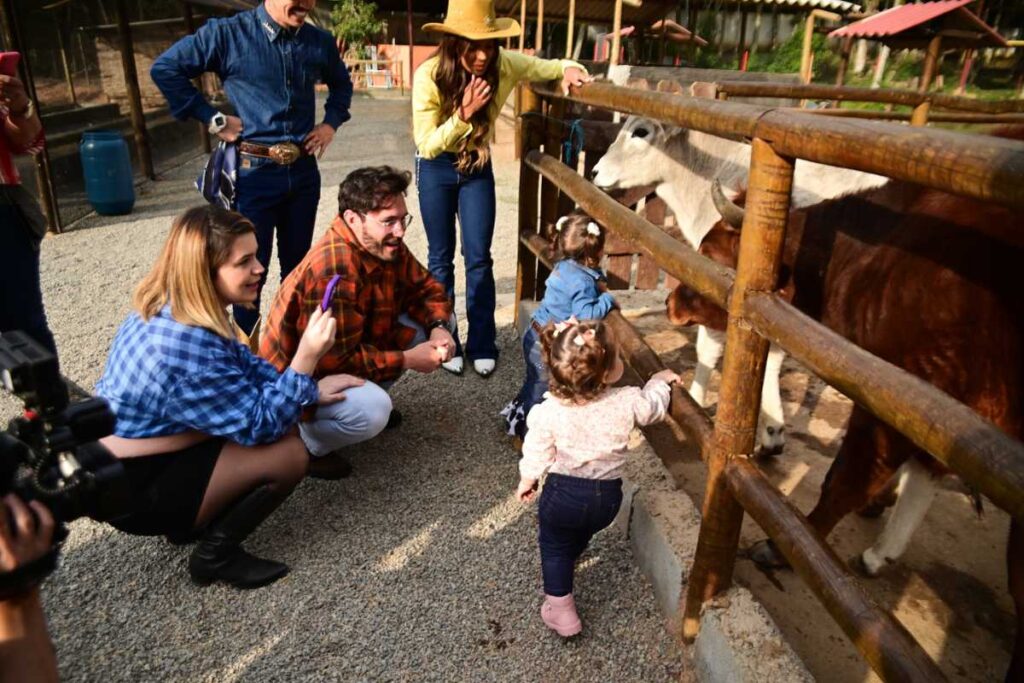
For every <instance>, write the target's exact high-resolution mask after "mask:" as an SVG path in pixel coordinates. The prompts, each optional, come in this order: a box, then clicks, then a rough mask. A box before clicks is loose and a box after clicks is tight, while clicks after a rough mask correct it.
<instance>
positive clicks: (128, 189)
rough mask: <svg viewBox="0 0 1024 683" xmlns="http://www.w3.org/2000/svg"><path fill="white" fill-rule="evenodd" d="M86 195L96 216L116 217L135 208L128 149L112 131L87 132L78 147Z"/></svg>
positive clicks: (122, 140)
mask: <svg viewBox="0 0 1024 683" xmlns="http://www.w3.org/2000/svg"><path fill="white" fill-rule="evenodd" d="M79 152H80V154H81V156H82V174H83V176H84V178H85V194H86V196H88V197H89V203H90V204H92V208H93V209H95V210H96V213H98V214H102V215H104V216H119V215H121V214H126V213H131V210H132V207H133V206H135V186H134V184H133V182H132V160H131V156H130V155H129V153H128V145H127V143H125V141H124V138H123V137H122V136H121V134H120V133H118V132H117V131H114V130H90V131H87V132H85V133H83V134H82V144H81V145H80V146H79Z"/></svg>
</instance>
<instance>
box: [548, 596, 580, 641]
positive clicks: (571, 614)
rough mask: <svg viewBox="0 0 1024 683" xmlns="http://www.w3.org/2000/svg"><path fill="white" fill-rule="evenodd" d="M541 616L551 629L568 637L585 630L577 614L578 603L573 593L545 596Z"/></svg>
mask: <svg viewBox="0 0 1024 683" xmlns="http://www.w3.org/2000/svg"><path fill="white" fill-rule="evenodd" d="M540 618H541V619H543V620H544V623H545V624H546V625H547V627H548V628H549V629H551V630H552V631H554V632H555V633H557V634H558V635H560V636H562V637H563V638H568V637H569V636H574V635H576V634H577V633H579V632H580V631H582V630H583V624H582V623H581V622H580V617H579V615H578V614H576V603H575V602H574V601H573V599H572V593H570V594H569V595H563V596H562V597H560V598H556V597H555V596H553V595H545V596H544V604H543V605H541V608H540Z"/></svg>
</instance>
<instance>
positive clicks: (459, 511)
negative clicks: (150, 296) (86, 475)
mask: <svg viewBox="0 0 1024 683" xmlns="http://www.w3.org/2000/svg"><path fill="white" fill-rule="evenodd" d="M409 130H410V122H409V116H408V101H407V100H375V99H367V98H357V100H356V103H355V106H354V108H353V120H352V121H351V122H350V123H348V124H346V125H345V126H344V127H343V128H342V132H341V133H340V134H339V136H338V138H337V139H336V140H335V143H334V145H333V146H332V148H331V150H330V151H329V153H328V155H327V157H326V158H325V159H324V161H323V162H322V164H321V169H322V172H323V179H324V193H323V198H322V200H321V202H320V208H319V213H318V219H317V229H318V234H319V233H320V232H322V231H323V230H324V229H325V228H326V227H327V225H328V223H329V221H330V219H331V218H332V217H333V215H334V213H335V212H336V200H335V196H334V195H335V193H334V188H336V187H337V184H338V182H339V181H340V180H341V179H342V178H343V177H344V175H345V174H346V173H347V172H348V171H349V170H351V169H353V168H355V167H357V166H361V165H366V164H379V163H389V164H393V165H397V166H400V167H404V168H409V169H411V168H412V163H413V149H412V146H411V142H410V140H409V133H408V131H409ZM192 132H193V131H192V128H191V126H188V127H187V130H186V127H185V126H183V127H182V134H183V135H184V134H192ZM199 164H200V162H199V161H198V160H197V161H194V162H192V163H190V164H188V165H186V166H184V167H182V168H179V169H176V170H174V171H172V172H170V173H167V174H165V176H164V177H163V178H162V180H161V181H160V182H158V183H155V184H150V185H148V186H146V187H144V188H143V189H142V192H141V195H140V198H139V202H138V205H137V208H136V211H135V213H134V214H133V215H132V216H130V217H128V218H127V219H125V218H102V217H96V216H93V217H89V218H87V219H85V220H83V221H82V222H80V223H79V224H77V225H76V226H75V228H74V229H73V230H71V231H70V232H68V233H67V234H65V235H62V236H60V237H56V238H52V239H48V240H47V241H46V242H45V244H44V249H43V287H44V296H45V299H46V306H47V311H48V314H49V317H50V322H51V326H52V328H53V330H54V332H55V334H56V336H57V343H58V346H59V348H60V350H61V361H62V363H63V368H64V371H65V372H66V374H67V375H69V376H70V377H71V378H73V379H74V380H76V381H78V382H79V383H80V384H82V385H84V386H87V387H91V386H93V384H94V383H95V381H96V380H97V379H98V377H99V375H100V372H101V370H102V366H103V363H104V360H105V358H106V354H107V350H108V348H109V345H110V341H111V339H112V338H113V335H114V332H115V331H116V328H117V326H118V324H119V323H120V322H121V320H122V319H123V318H124V316H125V315H126V313H127V312H128V310H129V299H130V292H131V290H132V287H133V286H134V284H135V283H136V282H137V281H138V280H139V279H140V278H141V276H142V275H143V274H144V272H145V271H146V270H147V269H148V268H149V267H150V265H151V264H152V262H153V260H154V258H155V256H156V254H157V252H158V250H159V247H160V246H161V244H162V241H163V238H164V236H165V234H166V232H167V229H168V228H169V225H170V221H171V218H172V217H173V216H174V215H176V214H177V213H179V212H180V211H181V210H182V209H184V208H185V207H187V206H190V205H193V204H195V203H197V202H196V199H197V195H196V194H195V192H194V191H193V190H192V189H191V188H190V183H191V181H192V179H193V178H194V177H195V174H196V172H197V169H198V168H199ZM496 175H497V177H498V198H499V202H500V208H499V212H498V213H499V225H498V229H497V238H496V243H495V249H494V259H495V274H496V277H497V280H498V291H499V316H498V317H499V325H501V329H500V340H499V342H500V344H501V346H502V349H503V351H504V354H505V355H504V356H503V361H502V363H501V364H499V370H498V372H497V373H496V374H495V375H494V376H493V377H491V378H490V379H487V380H483V379H480V378H478V377H476V376H475V375H473V374H472V373H468V374H467V375H466V376H464V377H461V378H458V377H453V376H450V375H448V374H446V373H443V372H440V373H437V374H435V375H431V376H422V375H415V374H410V375H407V376H406V377H404V378H403V379H402V380H401V381H399V382H398V384H396V386H395V387H394V390H393V395H394V399H395V403H396V406H397V407H398V408H399V409H401V410H402V412H403V414H404V416H405V421H404V423H403V425H402V426H401V427H400V428H399V429H397V430H394V431H390V432H387V433H385V434H383V435H382V436H381V437H380V438H378V439H376V440H374V441H373V442H372V443H370V444H367V445H366V446H365V447H360V448H358V449H357V450H356V451H355V452H354V457H353V462H354V465H355V468H356V472H355V475H354V476H353V477H352V478H350V479H348V480H345V481H341V482H321V481H313V480H310V481H307V482H304V483H303V484H301V485H300V487H299V488H298V489H297V490H296V492H295V493H294V495H293V496H292V497H291V498H290V499H289V500H288V501H287V502H286V503H285V505H284V506H283V507H282V508H281V510H280V511H279V512H278V513H276V514H275V515H274V516H273V517H272V518H271V519H270V520H269V521H268V522H267V523H266V524H264V525H263V526H262V527H261V528H260V529H259V530H258V531H257V533H256V534H255V535H254V537H253V538H252V539H251V540H250V542H249V543H248V547H250V548H251V549H252V550H253V551H254V552H257V553H265V554H266V555H268V556H271V557H274V558H277V559H281V560H284V561H286V562H288V563H289V564H290V565H291V567H292V573H291V574H290V575H289V576H288V577H287V578H286V579H284V580H282V581H279V582H278V583H276V584H274V585H273V586H270V587H268V588H264V589H260V590H257V591H253V592H248V593H241V592H238V591H235V590H232V589H228V588H224V587H211V588H204V589H199V588H196V587H194V586H193V585H191V584H190V583H189V580H188V577H187V573H186V571H185V560H186V557H187V553H188V550H187V549H185V548H178V547H173V546H171V545H169V544H167V543H166V542H164V541H162V540H156V539H147V538H138V537H132V536H128V535H125V534H121V533H119V532H116V531H114V530H113V529H111V528H110V527H107V526H105V525H102V524H97V523H94V522H91V521H88V520H81V521H78V522H76V523H74V524H73V525H72V531H71V536H70V538H69V539H68V541H67V543H66V546H65V552H64V561H63V565H62V567H61V568H60V570H59V571H58V572H57V573H56V574H55V575H54V577H53V578H52V579H51V580H50V581H49V582H48V583H47V584H46V587H45V602H46V609H47V613H48V616H49V620H50V625H51V630H52V633H53V636H54V640H55V643H56V646H57V650H58V657H59V660H60V662H61V673H62V676H63V678H65V679H66V680H83V681H84V680H104V681H121V680H124V681H137V680H189V681H191V680H198V681H234V680H260V681H263V680H325V679H331V680H473V681H485V680H501V681H507V680H551V681H569V680H584V679H593V678H594V677H595V676H601V677H602V678H607V679H610V680H616V681H658V680H669V679H674V678H677V677H678V675H679V673H680V671H679V669H680V667H681V666H682V664H681V653H680V651H679V649H678V648H677V647H676V645H675V644H674V642H673V641H672V640H671V638H670V637H669V636H668V634H667V632H666V631H665V630H664V628H663V621H662V617H661V615H660V613H659V612H658V611H657V609H656V607H655V603H654V600H653V596H652V594H651V588H650V586H649V585H648V583H647V582H646V580H645V579H644V578H643V576H642V575H641V573H640V572H639V570H638V569H637V568H636V567H635V566H634V564H633V562H632V558H631V554H630V550H629V545H628V542H627V541H626V540H625V539H624V538H622V537H621V536H620V535H618V534H616V533H614V532H611V531H608V532H605V533H603V534H600V535H599V536H598V537H597V538H596V539H595V541H594V543H593V545H592V547H591V549H590V551H589V552H588V555H587V556H586V557H585V558H584V560H583V562H582V564H581V566H580V569H579V572H578V575H579V586H578V591H577V599H578V604H579V607H580V611H581V614H582V616H583V618H584V620H585V623H586V632H585V634H584V636H583V637H581V638H579V639H577V640H575V641H570V642H562V641H561V640H560V639H558V638H557V637H556V636H554V635H553V634H551V633H550V632H548V631H547V630H546V629H545V628H544V627H543V625H542V624H541V622H540V619H539V616H538V614H537V610H538V608H539V605H540V597H539V587H540V570H539V560H538V555H537V547H536V542H535V533H536V532H535V526H536V521H535V511H534V509H533V508H527V507H523V506H519V505H518V504H516V503H515V502H514V500H513V499H512V497H511V492H512V490H513V487H514V485H515V481H516V460H515V453H514V451H513V449H512V447H511V445H510V443H509V442H508V441H507V440H506V438H504V437H503V436H502V434H501V432H500V429H499V425H498V421H497V417H496V414H497V411H498V410H499V409H500V407H501V406H502V405H503V403H504V401H506V400H507V399H508V398H509V397H510V396H511V395H512V394H513V393H514V392H515V391H516V390H517V388H518V383H519V381H520V378H521V376H522V359H521V354H520V353H519V352H518V349H517V341H516V339H515V335H514V332H513V330H512V328H511V320H512V315H511V313H512V308H511V304H512V296H513V288H514V275H515V220H516V209H515V198H516V192H517V180H516V166H515V165H514V164H510V163H502V164H499V165H498V167H497V168H496ZM409 201H410V207H411V208H410V210H411V211H412V212H413V213H416V214H418V213H419V211H418V202H417V200H416V197H415V192H414V191H413V192H411V193H410V198H409ZM421 225H422V223H420V222H417V223H416V224H415V225H414V227H413V229H412V230H411V232H410V233H409V236H408V238H407V241H408V243H409V244H410V246H411V248H412V249H413V250H414V252H415V253H416V254H417V255H418V256H419V257H420V258H421V259H423V260H424V261H425V257H426V240H425V238H424V235H423V233H422V230H421V229H418V228H419V227H420V226H421ZM277 279H278V277H277V270H276V267H273V268H272V269H271V278H270V282H271V283H272V284H271V285H269V286H268V287H267V290H266V291H265V296H264V307H266V304H267V302H268V301H269V299H270V298H271V297H272V295H273V292H274V290H275V289H276V284H273V283H276V281H277ZM458 281H459V283H460V286H461V283H462V282H463V275H462V271H461V268H460V269H459V272H458ZM14 407H15V404H14V403H13V402H12V401H11V400H10V399H9V398H5V399H3V400H2V402H0V412H2V413H3V416H4V417H7V416H9V415H10V413H11V412H12V411H13V409H14Z"/></svg>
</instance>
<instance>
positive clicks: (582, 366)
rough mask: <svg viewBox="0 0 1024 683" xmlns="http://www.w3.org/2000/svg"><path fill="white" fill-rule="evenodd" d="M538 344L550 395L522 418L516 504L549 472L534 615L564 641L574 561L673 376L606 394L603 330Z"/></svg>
mask: <svg viewBox="0 0 1024 683" xmlns="http://www.w3.org/2000/svg"><path fill="white" fill-rule="evenodd" d="M540 342H541V347H542V352H543V358H544V362H545V364H546V365H547V367H548V371H549V375H550V383H549V388H550V390H549V392H548V394H546V395H545V399H544V401H543V402H542V403H539V404H537V405H536V406H535V407H534V409H533V410H532V411H531V412H530V415H529V417H527V419H526V421H527V424H528V426H529V430H528V431H527V434H526V439H525V441H524V442H523V458H522V460H520V462H519V472H520V480H519V488H518V490H517V491H516V495H517V496H518V497H519V500H521V501H523V502H527V501H529V500H531V499H532V498H533V497H534V492H535V489H536V487H537V482H538V481H539V480H540V478H541V477H542V476H543V475H544V473H545V472H547V480H546V482H545V484H544V490H543V492H542V493H541V496H540V504H539V508H538V522H539V526H540V534H539V544H540V559H541V570H542V573H543V575H544V594H545V599H544V605H543V606H542V607H541V611H540V614H541V618H542V619H543V620H544V623H545V624H546V625H547V626H548V628H550V629H552V630H553V631H555V632H556V633H558V635H560V636H563V637H569V636H573V635H576V634H577V633H579V632H580V631H581V630H582V628H583V626H582V624H581V623H580V618H579V616H578V615H577V613H576V605H575V603H574V601H573V597H572V589H573V574H574V572H575V564H576V560H577V559H578V558H579V556H580V555H581V554H582V553H583V551H584V550H585V549H586V547H587V544H588V543H589V542H590V539H591V537H592V536H593V535H594V534H596V533H597V532H598V531H600V530H601V529H604V528H605V527H607V526H608V525H609V524H611V523H612V520H614V519H615V515H616V514H617V513H618V510H619V505H620V504H621V503H622V479H621V478H620V476H621V471H622V466H623V464H624V463H625V460H626V457H627V456H628V453H627V452H626V447H627V445H628V441H629V434H630V432H631V431H632V430H633V427H634V426H636V425H641V426H643V425H649V424H654V423H655V422H658V421H660V420H662V419H663V418H664V417H665V413H666V412H667V411H668V406H669V401H670V397H671V388H670V385H671V384H672V383H673V382H678V381H679V375H677V374H676V373H674V372H672V371H671V370H662V371H661V372H659V373H657V374H655V375H654V376H653V377H651V379H650V380H649V381H648V382H647V384H646V385H645V386H644V388H643V389H640V388H638V387H633V386H627V387H612V386H611V385H613V384H615V382H617V381H618V380H619V379H620V378H621V377H622V372H623V369H624V368H623V363H622V358H621V357H620V355H619V348H618V344H617V343H616V341H615V339H614V337H613V335H612V332H611V330H610V329H609V328H608V326H607V325H606V324H605V323H603V322H601V321H584V322H579V321H577V320H576V319H575V318H570V320H568V321H567V322H562V323H548V324H547V325H546V326H545V327H544V328H543V329H542V330H541V333H540Z"/></svg>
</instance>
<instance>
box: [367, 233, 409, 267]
mask: <svg viewBox="0 0 1024 683" xmlns="http://www.w3.org/2000/svg"><path fill="white" fill-rule="evenodd" d="M363 243H364V244H365V245H367V251H369V252H370V253H371V254H373V255H374V256H376V257H377V258H379V259H380V260H382V261H394V260H395V259H396V258H398V251H399V250H398V247H401V246H402V240H400V239H395V238H394V237H387V238H385V239H383V240H377V239H374V238H373V237H370V236H369V235H368V234H366V231H363ZM389 247H391V248H390V249H389Z"/></svg>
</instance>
